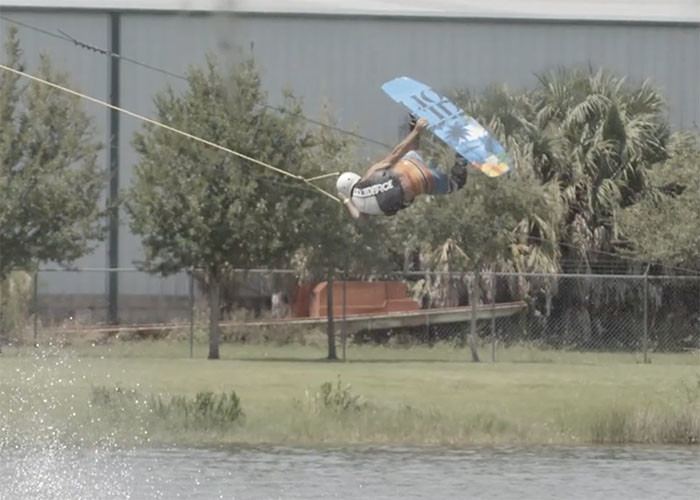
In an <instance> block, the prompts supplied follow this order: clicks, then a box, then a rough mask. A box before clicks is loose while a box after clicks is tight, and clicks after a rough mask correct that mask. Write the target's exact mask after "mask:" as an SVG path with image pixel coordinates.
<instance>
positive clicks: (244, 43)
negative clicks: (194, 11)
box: [0, 10, 700, 292]
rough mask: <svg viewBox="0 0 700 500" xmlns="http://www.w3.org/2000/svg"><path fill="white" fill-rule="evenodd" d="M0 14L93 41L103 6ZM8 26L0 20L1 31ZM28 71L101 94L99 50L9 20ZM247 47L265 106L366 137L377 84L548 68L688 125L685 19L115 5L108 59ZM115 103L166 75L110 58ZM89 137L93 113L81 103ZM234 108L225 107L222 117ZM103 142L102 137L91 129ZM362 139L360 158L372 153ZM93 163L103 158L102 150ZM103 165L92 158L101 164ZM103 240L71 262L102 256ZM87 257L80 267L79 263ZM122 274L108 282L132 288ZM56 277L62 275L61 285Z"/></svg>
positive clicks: (125, 145)
mask: <svg viewBox="0 0 700 500" xmlns="http://www.w3.org/2000/svg"><path fill="white" fill-rule="evenodd" d="M3 14H4V15H6V16H8V17H11V18H12V19H16V20H19V21H22V22H25V23H27V24H30V25H34V26H37V27H40V28H43V29H45V30H48V31H51V32H57V30H59V29H60V30H63V31H64V32H66V33H68V34H69V35H71V36H72V37H74V38H76V39H79V40H81V41H84V42H86V43H91V44H94V45H96V46H99V47H104V48H106V47H107V46H108V36H109V35H108V31H109V30H108V26H109V24H108V15H107V14H99V13H88V12H83V11H74V12H70V13H65V12H46V11H12V10H10V11H4V12H3ZM7 26H8V24H7V23H6V22H0V29H1V30H2V31H3V32H4V30H5V29H6V27H7ZM21 38H22V44H23V47H24V51H25V56H26V57H27V59H28V60H29V61H30V69H31V68H32V66H33V65H34V64H35V63H36V59H37V53H38V52H39V51H40V50H46V51H48V52H49V53H50V54H51V55H52V56H53V57H54V61H55V63H56V65H57V66H60V67H62V68H64V69H65V70H67V71H69V72H70V74H71V78H72V80H73V82H75V84H76V86H77V87H78V88H80V89H81V90H84V91H86V92H88V93H89V94H91V95H94V96H96V97H99V98H107V92H108V88H109V87H108V84H109V74H108V60H107V58H106V57H104V56H103V55H99V54H96V53H94V52H90V51H86V50H85V49H80V48H78V47H75V46H73V45H72V44H70V43H66V42H65V41H61V40H56V39H53V38H51V37H50V36H47V35H45V34H41V33H38V32H36V31H32V30H29V29H21ZM251 49H252V50H253V52H254V54H255V56H256V59H257V62H258V65H259V67H260V69H261V71H262V75H263V82H264V84H265V86H266V88H267V89H268V91H269V92H270V97H271V100H272V102H273V103H275V102H279V100H280V95H281V94H280V90H281V88H282V87H288V88H291V89H292V90H293V91H294V92H295V93H296V94H297V95H298V96H300V97H303V98H304V100H305V105H306V112H307V115H308V116H310V117H312V118H318V117H319V112H320V109H321V106H322V104H323V102H324V101H326V100H327V101H329V102H330V104H331V105H332V108H333V109H334V111H335V113H336V114H337V116H338V118H339V120H340V125H341V126H342V127H345V128H355V129H356V130H357V131H358V132H359V133H361V134H362V135H365V136H369V137H371V138H373V139H376V140H379V141H382V142H387V143H392V142H394V141H395V140H397V139H398V138H399V134H400V131H399V126H400V124H401V123H402V122H403V120H404V119H405V115H404V112H403V111H402V110H401V109H400V108H399V107H398V106H397V105H395V104H394V103H393V102H392V101H390V100H389V99H388V98H386V97H385V96H384V94H383V93H382V91H381V89H380V86H381V84H382V83H383V82H384V81H386V80H389V79H390V78H393V77H395V76H397V75H411V76H413V77H415V78H418V79H420V80H423V81H425V82H427V83H430V84H431V85H432V86H433V87H435V88H436V89H440V90H446V89H449V88H451V87H460V88H470V89H473V90H477V91H478V90H480V89H483V88H484V87H486V86H487V85H489V84H491V83H494V82H505V83H507V84H509V85H510V86H511V87H513V88H516V89H517V88H520V87H524V86H529V85H532V84H533V83H534V82H535V74H536V73H541V72H543V71H546V70H548V69H550V68H552V67H555V66H567V67H571V66H581V65H592V66H594V67H599V66H603V67H606V68H609V69H611V70H613V71H615V72H617V73H619V74H623V75H629V79H630V81H631V82H640V81H642V80H644V79H647V78H648V79H650V80H651V81H652V82H653V83H654V84H656V85H657V86H659V87H660V88H661V89H662V90H663V91H664V92H665V93H666V95H667V96H668V101H669V112H670V117H671V121H672V123H673V124H674V126H675V127H679V128H680V127H683V128H684V127H690V126H692V125H693V124H700V27H699V26H697V25H661V24H632V23H627V24H620V23H595V24H593V23H575V22H534V21H528V22H518V21H504V22H499V21H494V20H436V19H397V18H376V17H375V18H372V17H366V18H350V17H328V16H279V15H277V16H276V15H246V16H238V17H233V16H231V15H220V16H215V15H212V16H209V15H189V16H184V15H176V14H166V13H138V12H133V13H131V12H125V13H122V14H121V48H120V51H121V53H122V55H124V56H127V57H130V58H134V59H138V60H139V61H141V62H143V63H147V64H150V65H152V66H156V67H159V68H162V69H164V70H167V71H169V72H172V73H175V74H179V75H182V74H184V73H185V72H186V69H187V67H188V65H190V64H201V63H202V62H203V61H204V54H205V53H206V52H215V53H217V54H219V55H220V56H221V60H222V61H223V62H224V63H230V62H232V61H235V60H238V59H239V58H240V57H241V53H250V50H251ZM120 84H121V88H120V94H121V104H122V106H124V107H126V108H128V109H132V110H135V111H138V112H139V113H143V114H146V115H152V113H153V111H154V108H153V104H152V98H153V95H154V93H155V92H157V91H158V90H160V89H163V88H164V86H165V85H166V84H171V85H173V86H174V87H175V88H181V87H182V85H183V82H182V81H181V80H179V79H178V78H175V77H172V76H167V75H164V74H163V73H159V72H157V71H154V70H152V69H148V68H144V67H142V66H138V65H135V64H133V63H130V62H128V61H124V60H123V61H122V64H121V79H120ZM89 109H90V112H91V113H92V114H93V116H94V117H95V120H96V125H97V126H98V127H99V128H100V130H101V133H103V134H105V133H106V131H107V128H106V127H107V124H108V121H107V118H108V114H107V111H106V110H104V109H99V108H97V107H95V106H93V105H89ZM235 119H236V117H233V116H232V117H231V120H235ZM139 127H140V123H138V122H136V121H135V120H133V119H131V118H128V117H122V118H121V125H120V135H121V141H122V142H121V147H120V181H121V185H122V186H123V187H124V186H128V184H129V182H130V178H131V169H132V165H133V164H134V163H135V162H136V160H137V158H136V157H135V154H134V152H133V150H132V149H131V145H130V142H131V138H132V136H133V132H134V131H135V130H137V129H138V128H139ZM105 142H107V141H106V139H105ZM382 152H383V151H382V149H381V148H378V147H376V146H374V147H371V148H369V149H368V154H370V155H373V156H377V155H380V154H381V153H382ZM101 158H102V159H104V160H105V162H106V156H104V155H103V156H102V157H101ZM105 166H106V163H105ZM119 249H120V251H119V261H120V265H121V266H122V267H129V266H131V265H132V262H133V261H134V260H138V259H139V258H140V257H141V252H140V249H139V242H138V239H137V238H136V237H134V236H133V235H130V234H128V227H127V226H126V224H125V222H124V221H122V228H121V236H120V245H119ZM105 254H106V252H105V249H104V247H103V246H101V247H100V248H98V250H97V251H96V252H95V254H94V255H93V256H92V257H90V258H87V259H85V260H84V261H81V263H80V264H83V265H105V263H106V260H105ZM85 263H87V264H85ZM134 279H135V278H131V277H128V276H125V277H124V278H123V280H124V281H123V283H121V286H120V288H121V290H122V292H127V291H130V292H131V291H133V292H137V291H139V290H141V289H143V287H144V286H145V285H143V283H141V282H137V281H133V280H134ZM62 286H65V287H69V286H70V284H69V283H65V284H64V285H62Z"/></svg>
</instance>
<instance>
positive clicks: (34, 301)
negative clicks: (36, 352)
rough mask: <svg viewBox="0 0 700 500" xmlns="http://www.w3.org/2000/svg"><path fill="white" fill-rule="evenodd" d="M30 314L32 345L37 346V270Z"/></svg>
mask: <svg viewBox="0 0 700 500" xmlns="http://www.w3.org/2000/svg"><path fill="white" fill-rule="evenodd" d="M32 315H33V316H34V320H33V323H34V324H33V325H32V329H33V335H34V347H39V344H38V343H37V316H38V315H39V271H34V283H33V290H32Z"/></svg>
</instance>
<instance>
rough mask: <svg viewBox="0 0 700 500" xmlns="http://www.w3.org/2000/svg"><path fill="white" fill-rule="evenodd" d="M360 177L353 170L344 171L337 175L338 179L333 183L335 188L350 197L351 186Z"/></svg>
mask: <svg viewBox="0 0 700 500" xmlns="http://www.w3.org/2000/svg"><path fill="white" fill-rule="evenodd" d="M360 179H361V177H360V176H359V175H357V174H356V173H355V172H345V173H344V174H341V175H340V177H338V180H337V181H336V183H335V188H336V189H337V190H338V192H339V193H340V194H342V195H344V196H346V197H347V198H350V191H351V190H352V187H353V186H354V185H355V183H357V181H359V180H360Z"/></svg>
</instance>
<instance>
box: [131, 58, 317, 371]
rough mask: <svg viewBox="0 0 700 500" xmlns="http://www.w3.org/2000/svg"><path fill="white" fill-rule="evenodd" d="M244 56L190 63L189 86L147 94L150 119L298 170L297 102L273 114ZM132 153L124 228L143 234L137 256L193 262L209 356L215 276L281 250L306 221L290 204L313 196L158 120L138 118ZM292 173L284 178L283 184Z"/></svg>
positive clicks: (273, 259)
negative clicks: (140, 125)
mask: <svg viewBox="0 0 700 500" xmlns="http://www.w3.org/2000/svg"><path fill="white" fill-rule="evenodd" d="M266 102H267V96H266V94H265V92H264V91H263V89H262V86H261V82H260V77H259V74H258V72H257V70H256V68H255V64H254V61H253V60H252V59H249V60H246V61H244V62H242V63H240V64H239V65H238V66H236V67H234V68H232V69H231V71H230V72H228V73H226V74H224V73H223V72H222V71H221V70H220V69H219V68H218V66H217V64H216V61H215V60H214V58H213V57H209V58H208V61H207V64H206V66H205V67H204V68H197V67H193V68H191V69H190V71H189V73H188V87H187V89H186V90H184V91H183V92H182V93H180V94H176V93H175V92H174V91H173V90H172V89H171V88H168V89H166V90H164V91H162V92H160V93H159V94H158V95H157V96H156V98H155V105H156V109H157V117H158V119H159V120H160V121H161V122H163V123H166V124H168V125H170V126H172V127H176V128H178V129H182V130H185V131H188V132H190V133H192V134H195V135H197V136H199V137H202V138H206V139H207V140H209V141H213V142H215V143H217V144H220V145H223V146H226V147H228V148H230V149H232V150H234V151H238V152H241V153H243V154H245V155H248V156H250V157H253V158H256V159H258V160H261V161H263V162H266V163H269V164H272V165H275V166H279V167H281V168H284V169H286V170H291V171H294V172H296V173H304V172H305V171H306V170H305V169H308V168H309V167H308V165H306V164H305V162H304V160H305V158H304V148H305V147H306V145H307V142H308V141H309V135H308V133H307V132H306V131H305V130H304V129H303V127H301V126H300V122H299V113H300V106H299V103H298V102H297V101H296V100H295V99H294V98H293V97H292V96H291V95H289V94H287V96H286V100H285V107H286V110H287V111H288V113H285V114H281V115H280V114H277V113H273V112H271V111H270V110H269V108H268V107H266ZM134 147H135V149H136V151H137V152H138V153H139V155H140V157H141V158H140V161H139V163H138V164H137V165H136V167H135V170H134V180H133V184H132V186H131V187H130V189H129V191H128V192H127V195H126V199H127V202H126V207H127V210H128V212H129V214H130V216H131V223H130V224H131V228H132V230H133V231H134V233H135V234H139V235H141V236H143V246H144V250H145V265H146V267H147V268H148V269H150V270H153V271H156V272H160V273H163V274H168V273H172V272H176V271H179V270H182V269H197V270H199V272H201V279H202V281H203V282H204V285H205V287H206V288H207V290H208V297H209V308H210V322H209V332H210V342H209V358H210V359H218V357H219V339H220V333H219V318H220V291H221V285H222V283H223V282H225V281H226V280H227V279H229V278H230V276H232V270H233V269H237V268H251V267H256V266H268V265H275V264H276V263H279V262H280V261H282V260H283V259H286V258H287V256H288V254H289V250H290V247H291V246H292V245H293V244H294V242H295V241H297V239H298V237H299V234H300V233H301V231H302V229H303V228H302V225H303V224H304V223H305V222H304V221H302V220H300V219H299V218H298V217H297V216H296V212H297V210H298V208H299V207H300V206H302V205H303V204H304V203H309V201H308V200H309V198H310V197H314V196H319V195H318V194H310V193H309V192H308V191H305V190H302V189H297V188H300V187H302V186H303V185H302V184H298V185H297V183H296V181H293V180H292V181H289V180H286V179H285V178H284V177H281V176H280V174H278V173H275V172H270V171H268V170H265V169H263V168H261V167H260V166H258V165H253V164H251V163H249V162H246V161H244V160H242V159H239V158H238V157H235V156H233V155H230V154H226V153H224V152H221V151H219V150H216V149H214V148H211V147H209V146H206V145H203V144H200V143H199V142H196V141H187V140H183V139H182V138H181V137H180V136H179V135H176V134H173V133H171V132H169V131H167V130H165V129H162V128H158V127H154V126H152V125H146V126H145V129H144V131H143V132H141V133H138V134H136V136H135V139H134ZM290 182H291V184H290Z"/></svg>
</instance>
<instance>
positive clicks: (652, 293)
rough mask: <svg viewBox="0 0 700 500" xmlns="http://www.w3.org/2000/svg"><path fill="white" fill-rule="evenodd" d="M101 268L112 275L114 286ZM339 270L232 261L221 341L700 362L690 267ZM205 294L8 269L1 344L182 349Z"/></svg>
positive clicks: (202, 337)
mask: <svg viewBox="0 0 700 500" xmlns="http://www.w3.org/2000/svg"><path fill="white" fill-rule="evenodd" d="M110 275H112V276H114V277H116V279H117V285H118V286H117V287H116V289H117V291H118V293H117V294H116V295H113V296H112V297H110V296H109V292H108V290H110V289H112V287H110V286H109V281H110ZM336 276H337V278H336V280H335V281H333V282H332V284H329V283H327V282H317V281H308V280H303V279H301V278H300V277H299V276H298V275H297V274H296V273H294V272H292V271H286V270H247V271H236V272H233V273H231V274H230V276H228V278H227V280H226V281H225V283H224V284H223V286H222V288H221V305H222V307H221V310H222V320H221V330H222V342H223V343H224V344H225V345H226V344H233V345H249V344H265V343H268V344H269V343H272V344H274V345H276V346H280V347H283V346H294V345H297V346H298V345H305V346H316V347H317V348H318V349H321V350H325V349H327V348H328V346H329V342H328V334H329V333H331V334H332V335H333V338H334V341H333V342H331V344H332V346H333V347H335V349H336V353H337V355H338V357H340V358H343V359H347V360H353V359H368V358H372V357H385V358H389V359H394V358H395V359H416V360H420V359H455V360H457V359H460V360H461V359H464V360H468V359H472V360H474V359H479V360H485V361H525V360H536V359H544V358H542V357H540V358H537V356H535V354H537V353H539V354H540V355H541V354H542V353H564V352H572V351H573V352H599V353H634V354H638V355H639V356H640V361H644V362H646V361H647V360H648V357H649V356H650V355H651V353H697V355H698V356H699V357H698V359H699V360H700V277H698V276H629V275H573V274H558V275H555V274H508V273H489V274H473V273H430V272H412V273H394V274H388V275H385V276H376V275H375V276H371V277H367V276H349V275H346V274H343V273H337V274H336ZM112 279H114V278H112ZM207 293H208V289H207V287H206V285H204V284H203V281H202V280H200V279H199V278H198V277H197V274H196V273H194V274H193V273H188V272H182V273H178V274H175V275H172V276H168V277H161V276H159V275H154V274H149V273H146V272H142V271H137V270H131V269H127V270H113V271H109V270H104V269H83V270H71V271H67V270H42V271H40V272H38V273H35V274H34V275H27V274H25V273H15V274H14V275H13V276H12V277H11V278H10V280H8V282H7V283H6V284H5V285H4V287H3V290H2V295H1V296H0V345H7V344H23V345H31V344H36V343H41V342H62V343H70V344H80V343H92V344H97V343H109V342H114V341H118V340H122V341H123V340H141V339H164V338H167V339H174V340H181V341H189V344H190V355H191V353H192V345H193V344H195V343H206V342H207V341H208V340H207V328H208V318H209V313H208V301H207V297H208V295H207ZM329 295H330V297H329ZM329 300H330V302H329ZM331 304H332V309H329V305H331ZM329 310H332V321H330V318H329V314H328V312H329ZM115 313H116V316H115Z"/></svg>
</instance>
